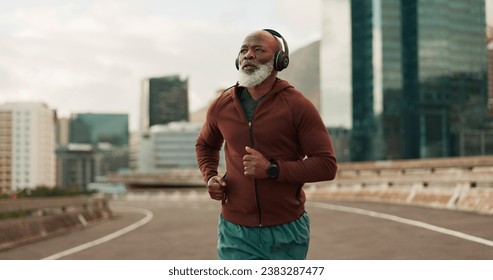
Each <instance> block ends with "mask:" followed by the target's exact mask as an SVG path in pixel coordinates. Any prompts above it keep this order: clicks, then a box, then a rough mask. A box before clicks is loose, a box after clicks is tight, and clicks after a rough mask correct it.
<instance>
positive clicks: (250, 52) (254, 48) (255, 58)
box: [238, 33, 277, 87]
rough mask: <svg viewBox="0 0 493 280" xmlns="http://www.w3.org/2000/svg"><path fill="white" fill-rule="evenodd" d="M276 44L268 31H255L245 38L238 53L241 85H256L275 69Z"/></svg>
mask: <svg viewBox="0 0 493 280" xmlns="http://www.w3.org/2000/svg"><path fill="white" fill-rule="evenodd" d="M276 44H277V41H276V40H275V39H274V38H273V37H272V35H270V34H268V33H267V34H265V33H254V34H252V35H249V36H247V37H246V38H245V41H244V42H243V45H242V46H241V49H240V53H239V55H238V60H239V73H238V75H239V76H238V82H239V85H240V86H244V87H252V86H256V85H259V84H260V83H262V82H263V81H264V80H265V79H266V78H267V77H269V75H270V74H271V73H272V70H273V69H274V53H275V51H276Z"/></svg>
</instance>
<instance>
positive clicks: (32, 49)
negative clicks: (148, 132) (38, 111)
mask: <svg viewBox="0 0 493 280" xmlns="http://www.w3.org/2000/svg"><path fill="white" fill-rule="evenodd" d="M322 1H324V0H310V1H303V2H301V1H295V0H291V1H278V0H273V1H253V2H249V5H248V6H245V5H244V4H242V3H237V2H231V1H222V0H214V1H209V2H207V5H205V4H203V3H202V2H199V1H192V0H189V1H154V0H146V1H139V2H130V1H111V0H107V1H71V2H70V3H65V2H61V1H59V2H58V3H56V2H57V1H53V2H50V3H40V2H38V1H22V2H19V3H14V2H6V3H4V5H3V8H2V11H1V12H0V32H1V34H2V35H3V36H2V37H1V39H0V40H1V41H0V42H1V44H0V45H1V49H2V52H0V61H2V62H3V63H1V64H0V103H5V102H18V101H40V102H44V103H46V104H48V105H49V106H50V107H52V108H54V109H56V110H57V111H58V113H59V115H61V116H69V115H70V114H72V113H82V112H84V113H100V112H108V113H128V114H129V117H130V119H129V120H130V130H131V131H135V130H137V126H138V116H139V106H138V103H139V95H140V84H141V82H142V80H144V79H146V78H150V77H156V76H167V75H180V76H183V77H186V78H188V79H189V83H190V92H189V99H190V111H191V112H193V111H195V110H197V109H200V108H201V107H203V106H206V105H207V103H208V102H209V101H210V100H211V99H212V98H213V97H214V95H215V93H216V91H217V90H218V89H219V88H223V87H226V86H229V85H231V84H233V83H234V82H235V81H236V70H235V69H234V65H233V61H234V58H235V56H236V53H237V50H238V48H239V45H240V44H241V41H242V40H243V37H244V36H245V35H246V34H248V33H249V32H251V31H253V30H256V29H260V28H265V27H269V28H273V29H276V30H278V31H279V32H280V33H281V34H283V36H284V37H285V38H286V40H287V42H288V44H289V46H290V49H292V50H293V51H295V50H297V49H299V48H301V47H304V46H306V45H308V44H310V43H312V42H314V41H317V40H320V37H321V29H322V24H321V14H320V9H321V3H322ZM326 1H328V0H326ZM486 3H487V4H486V5H487V6H486V11H487V22H488V24H489V25H490V26H493V0H486ZM252 7H254V8H255V9H251V10H255V12H251V14H248V13H246V14H247V15H246V16H242V17H240V16H238V14H241V15H243V14H245V12H244V10H245V9H247V8H252ZM259 7H261V8H262V9H259ZM334 16H337V13H334ZM300 18H310V20H309V21H305V20H300Z"/></svg>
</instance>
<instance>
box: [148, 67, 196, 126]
mask: <svg viewBox="0 0 493 280" xmlns="http://www.w3.org/2000/svg"><path fill="white" fill-rule="evenodd" d="M140 106H141V107H140V114H141V115H140V125H139V130H140V131H146V130H147V129H148V128H149V127H151V126H153V125H165V124H168V123H170V122H177V121H189V112H188V79H181V78H180V77H179V76H177V75H175V76H166V77H158V78H149V79H145V80H144V81H143V82H142V95H141V104H140Z"/></svg>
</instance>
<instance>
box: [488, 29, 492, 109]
mask: <svg viewBox="0 0 493 280" xmlns="http://www.w3.org/2000/svg"><path fill="white" fill-rule="evenodd" d="M492 33H493V32H492ZM488 109H489V111H490V115H493V34H492V35H491V40H490V41H489V43H488Z"/></svg>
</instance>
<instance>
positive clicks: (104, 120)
mask: <svg viewBox="0 0 493 280" xmlns="http://www.w3.org/2000/svg"><path fill="white" fill-rule="evenodd" d="M69 131H70V137H69V142H70V143H81V144H92V145H97V144H98V143H109V144H111V145H113V146H117V147H121V146H128V140H129V132H128V114H103V113H101V114H96V113H78V114H73V115H72V116H71V118H70V125H69Z"/></svg>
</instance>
